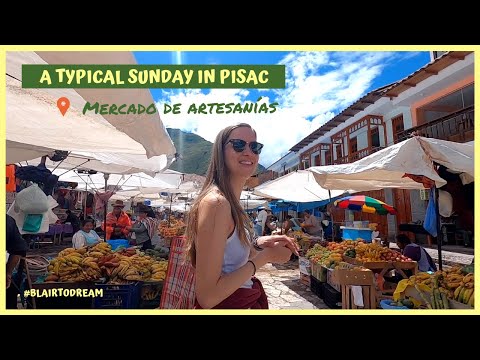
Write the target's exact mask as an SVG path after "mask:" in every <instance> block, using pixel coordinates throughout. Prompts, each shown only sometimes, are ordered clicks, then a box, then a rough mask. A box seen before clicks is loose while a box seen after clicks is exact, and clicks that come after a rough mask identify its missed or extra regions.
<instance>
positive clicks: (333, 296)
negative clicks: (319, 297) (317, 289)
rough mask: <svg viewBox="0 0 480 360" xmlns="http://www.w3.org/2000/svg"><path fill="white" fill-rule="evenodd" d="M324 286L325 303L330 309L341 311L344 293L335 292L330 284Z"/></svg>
mask: <svg viewBox="0 0 480 360" xmlns="http://www.w3.org/2000/svg"><path fill="white" fill-rule="evenodd" d="M323 284H324V294H323V302H324V303H325V305H327V306H328V307H329V308H330V309H341V308H342V306H341V304H342V293H341V292H339V291H337V290H335V289H334V288H332V287H331V286H330V285H328V284H325V283H323Z"/></svg>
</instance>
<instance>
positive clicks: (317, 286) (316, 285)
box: [310, 276, 324, 299]
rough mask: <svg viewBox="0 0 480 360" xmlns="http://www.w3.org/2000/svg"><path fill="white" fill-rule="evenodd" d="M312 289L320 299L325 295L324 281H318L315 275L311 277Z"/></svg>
mask: <svg viewBox="0 0 480 360" xmlns="http://www.w3.org/2000/svg"><path fill="white" fill-rule="evenodd" d="M310 290H311V291H312V292H313V293H314V294H315V295H317V296H318V297H319V298H320V299H323V296H324V283H322V282H321V281H318V279H316V278H315V277H314V276H311V277H310Z"/></svg>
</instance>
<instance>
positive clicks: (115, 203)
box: [112, 200, 125, 208]
mask: <svg viewBox="0 0 480 360" xmlns="http://www.w3.org/2000/svg"><path fill="white" fill-rule="evenodd" d="M112 206H113V207H114V208H115V207H121V208H124V207H125V204H124V203H123V201H122V200H116V201H115V202H114V203H113V204H112Z"/></svg>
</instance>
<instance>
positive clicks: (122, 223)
mask: <svg viewBox="0 0 480 360" xmlns="http://www.w3.org/2000/svg"><path fill="white" fill-rule="evenodd" d="M112 206H113V210H112V211H111V212H109V213H108V214H107V231H106V233H107V234H106V239H107V240H110V236H111V234H112V232H113V227H114V226H115V225H116V226H118V227H120V228H121V229H122V233H123V234H124V235H125V238H126V236H127V235H128V230H127V227H131V226H132V221H131V220H130V217H129V216H128V215H127V213H126V212H125V211H123V208H124V207H125V205H124V204H123V201H122V200H117V201H115V202H114V203H113V204H112ZM102 229H103V230H105V227H104V226H103V225H102Z"/></svg>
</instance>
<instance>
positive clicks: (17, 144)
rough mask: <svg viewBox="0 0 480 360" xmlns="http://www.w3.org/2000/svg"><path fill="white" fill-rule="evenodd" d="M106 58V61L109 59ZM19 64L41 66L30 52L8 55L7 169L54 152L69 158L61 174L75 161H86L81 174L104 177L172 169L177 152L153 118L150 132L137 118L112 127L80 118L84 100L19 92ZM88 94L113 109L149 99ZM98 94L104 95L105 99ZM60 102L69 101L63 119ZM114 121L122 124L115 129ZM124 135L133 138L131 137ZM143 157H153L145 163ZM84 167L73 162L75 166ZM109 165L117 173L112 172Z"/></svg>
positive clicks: (93, 117)
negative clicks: (103, 174)
mask: <svg viewBox="0 0 480 360" xmlns="http://www.w3.org/2000/svg"><path fill="white" fill-rule="evenodd" d="M74 54H76V55H78V53H74ZM105 56H106V58H108V59H110V57H108V53H107V54H106V55H105ZM92 61H93V60H92ZM22 64H45V62H44V61H43V60H42V59H41V58H40V57H39V56H38V55H36V54H35V53H33V52H11V53H8V54H7V80H6V83H7V91H6V98H7V123H6V140H7V159H6V160H7V164H13V163H18V162H21V161H25V160H29V161H30V160H34V159H36V158H37V159H38V158H39V157H41V156H43V155H47V154H48V153H50V152H52V151H53V150H65V151H70V152H71V153H70V157H69V161H71V164H62V167H63V168H72V167H73V166H71V165H72V163H75V159H74V157H75V156H77V157H79V158H82V159H81V160H83V159H84V158H88V159H91V161H90V162H88V167H87V166H85V167H86V168H89V169H93V170H97V171H101V172H107V173H120V174H124V173H134V172H139V171H146V172H148V173H149V174H154V173H157V172H161V171H162V170H164V169H166V168H167V167H168V166H169V165H170V164H171V163H172V161H173V159H174V156H175V151H176V150H175V147H174V146H173V143H172V142H171V139H170V137H169V136H168V133H167V132H166V130H165V129H164V127H163V124H162V123H161V121H160V118H159V116H158V114H157V118H155V117H154V115H152V117H151V118H150V117H149V118H148V120H149V121H151V122H152V124H155V125H154V127H153V128H152V127H151V126H148V124H144V125H142V124H143V123H145V122H146V120H147V119H143V118H141V117H139V116H136V115H130V118H128V119H126V118H124V117H122V116H120V115H118V116H119V117H118V118H115V121H114V119H113V117H112V116H110V117H109V121H110V122H113V123H114V125H115V126H114V125H112V124H111V123H110V122H109V121H107V120H106V119H105V118H104V116H102V115H100V114H95V113H94V112H88V113H86V114H85V115H84V114H83V113H82V110H83V106H84V105H85V103H86V100H85V99H84V98H83V97H82V96H80V95H79V93H78V92H76V91H75V90H72V89H23V88H22V87H21V75H22V74H21V65H22ZM88 90H90V89H88ZM92 90H95V91H97V92H99V93H95V97H96V99H97V100H96V101H99V102H100V101H103V100H105V101H107V99H108V101H110V103H112V102H115V103H118V102H119V101H124V99H125V96H127V95H128V99H129V102H130V103H140V101H141V100H142V101H143V100H145V98H146V97H150V98H151V95H150V93H149V91H148V90H147V89H138V90H137V89H133V90H135V91H133V90H130V89H92ZM103 90H107V91H105V94H103V92H102V91H103ZM140 90H141V91H140ZM102 94H103V95H102ZM60 97H67V98H68V99H69V100H70V108H69V109H68V111H67V113H66V115H65V116H62V114H61V113H60V111H59V110H58V108H57V100H58V99H59V98H60ZM102 99H103V100H102ZM152 102H153V100H152ZM137 115H138V114H137ZM120 118H122V120H120ZM155 119H156V120H155ZM157 120H158V121H157ZM119 121H120V122H121V121H124V122H123V123H122V125H119V123H118V122H119ZM133 124H134V125H133ZM120 130H121V131H120ZM124 131H125V132H126V133H129V134H130V135H131V134H132V133H134V134H135V135H132V137H131V136H129V135H127V134H126V133H124ZM161 150H162V151H163V152H162V151H161ZM147 154H148V155H149V156H152V155H156V154H157V156H154V157H151V158H149V159H148V158H147ZM83 162H84V161H77V162H76V165H77V164H79V163H83ZM34 163H35V160H34ZM36 163H38V161H36ZM105 164H106V165H107V167H105V166H104V165H105ZM112 164H115V165H116V166H117V167H113V168H112V166H111V165H112ZM47 166H48V165H47ZM118 166H119V167H118Z"/></svg>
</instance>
